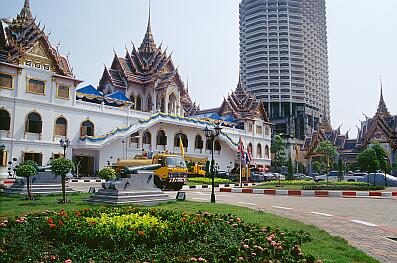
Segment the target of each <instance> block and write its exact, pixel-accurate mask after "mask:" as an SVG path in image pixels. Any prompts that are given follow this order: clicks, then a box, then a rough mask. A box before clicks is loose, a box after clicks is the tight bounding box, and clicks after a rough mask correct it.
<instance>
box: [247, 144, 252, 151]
mask: <svg viewBox="0 0 397 263" xmlns="http://www.w3.org/2000/svg"><path fill="white" fill-rule="evenodd" d="M247 149H248V151H249V152H250V153H251V154H252V143H249V144H248V148H247Z"/></svg>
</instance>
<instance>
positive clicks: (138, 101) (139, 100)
mask: <svg viewBox="0 0 397 263" xmlns="http://www.w3.org/2000/svg"><path fill="white" fill-rule="evenodd" d="M135 109H136V110H142V98H141V96H139V95H138V96H136V102H135Z"/></svg>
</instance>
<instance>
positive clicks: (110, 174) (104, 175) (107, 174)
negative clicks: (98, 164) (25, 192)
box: [98, 167, 117, 181]
mask: <svg viewBox="0 0 397 263" xmlns="http://www.w3.org/2000/svg"><path fill="white" fill-rule="evenodd" d="M98 176H99V177H100V178H101V179H104V180H106V181H109V180H113V179H116V178H117V174H116V171H115V170H113V169H112V168H109V167H105V168H103V169H101V170H100V171H99V173H98Z"/></svg>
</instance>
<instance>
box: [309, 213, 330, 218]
mask: <svg viewBox="0 0 397 263" xmlns="http://www.w3.org/2000/svg"><path fill="white" fill-rule="evenodd" d="M310 214H315V215H320V216H329V217H330V216H333V215H330V214H325V213H319V212H310Z"/></svg>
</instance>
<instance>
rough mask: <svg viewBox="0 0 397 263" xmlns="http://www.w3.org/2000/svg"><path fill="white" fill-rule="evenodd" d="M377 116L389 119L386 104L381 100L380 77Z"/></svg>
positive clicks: (381, 86) (381, 85) (381, 87)
mask: <svg viewBox="0 0 397 263" xmlns="http://www.w3.org/2000/svg"><path fill="white" fill-rule="evenodd" d="M376 114H377V115H380V116H381V117H389V116H390V113H389V111H388V110H387V107H386V103H385V101H384V99H383V83H382V76H381V77H380V98H379V104H378V109H377V111H376Z"/></svg>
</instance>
